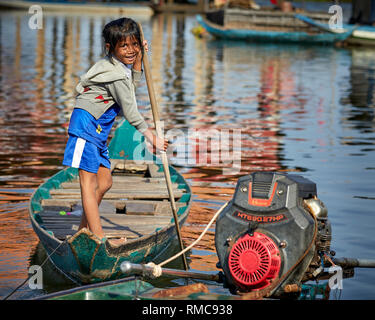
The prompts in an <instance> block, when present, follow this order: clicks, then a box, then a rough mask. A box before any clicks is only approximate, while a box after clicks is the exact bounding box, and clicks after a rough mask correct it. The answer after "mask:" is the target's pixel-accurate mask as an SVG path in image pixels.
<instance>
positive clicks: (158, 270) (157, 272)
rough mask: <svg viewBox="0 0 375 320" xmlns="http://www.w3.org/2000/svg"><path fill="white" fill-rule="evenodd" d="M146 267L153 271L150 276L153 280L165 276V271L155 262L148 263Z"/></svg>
mask: <svg viewBox="0 0 375 320" xmlns="http://www.w3.org/2000/svg"><path fill="white" fill-rule="evenodd" d="M146 267H149V268H151V269H152V270H150V276H151V278H153V279H155V278H159V277H160V276H161V275H162V274H163V270H162V269H161V267H160V266H159V265H157V264H155V263H153V262H149V263H147V264H146Z"/></svg>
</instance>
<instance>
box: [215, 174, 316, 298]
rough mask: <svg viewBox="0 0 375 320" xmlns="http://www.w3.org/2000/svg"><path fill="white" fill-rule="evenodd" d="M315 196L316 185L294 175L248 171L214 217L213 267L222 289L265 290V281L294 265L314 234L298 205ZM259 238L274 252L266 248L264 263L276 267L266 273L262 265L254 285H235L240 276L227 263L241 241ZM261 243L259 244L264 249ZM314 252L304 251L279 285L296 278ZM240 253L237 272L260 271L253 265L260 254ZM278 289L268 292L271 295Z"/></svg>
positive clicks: (245, 282) (239, 282)
mask: <svg viewBox="0 0 375 320" xmlns="http://www.w3.org/2000/svg"><path fill="white" fill-rule="evenodd" d="M316 195H317V190H316V184H315V183H314V182H312V181H310V180H308V179H306V178H304V177H302V176H300V175H295V174H286V173H277V172H254V173H252V174H250V175H246V176H243V177H241V178H240V179H238V182H237V186H236V191H235V193H234V196H233V199H232V200H231V201H230V202H229V204H228V205H227V207H226V208H225V209H224V210H223V211H222V212H221V214H220V215H219V217H218V219H217V222H216V232H215V246H216V251H217V255H218V258H219V264H218V265H219V266H220V267H221V268H222V269H223V272H224V275H225V282H226V285H227V286H228V287H229V288H230V289H233V290H234V291H236V290H240V291H253V290H259V289H261V288H265V287H267V286H268V285H269V284H270V280H272V279H274V278H276V277H281V276H282V275H283V274H284V273H286V272H287V271H288V270H289V269H290V268H291V267H292V266H293V265H294V264H295V263H296V262H297V260H298V259H299V258H300V257H301V256H302V255H303V253H304V252H305V251H306V250H307V248H308V246H309V244H310V243H311V241H312V239H313V234H314V219H313V217H312V216H311V215H310V213H309V212H308V211H307V210H306V209H305V208H304V206H303V201H304V199H309V198H313V197H315V196H316ZM259 237H261V238H262V239H263V241H264V243H267V244H269V245H271V246H274V249H272V250H270V249H268V250H269V252H268V253H267V255H268V258H269V259H271V260H272V259H274V260H275V261H274V263H275V264H276V267H275V268H272V272H271V273H270V271H271V262H266V263H265V267H266V271H265V273H264V274H262V275H259V279H258V280H259V281H257V280H256V279H255V278H254V279H253V280H249V279H250V278H248V280H246V279H245V280H241V275H240V273H236V271H235V265H232V264H231V263H232V262H233V256H234V252H235V250H236V249H238V248H239V246H240V244H241V243H242V242H243V241H244V240H246V239H247V240H246V241H249V240H250V239H253V240H256V242H261V241H260V238H259ZM264 243H263V244H262V245H263V246H266V247H267V245H265V244H264ZM313 247H314V246H313ZM314 249H315V248H312V249H311V250H310V252H309V253H308V254H307V255H306V258H305V259H304V261H303V262H301V263H300V264H298V267H296V268H295V269H294V270H293V272H291V273H290V274H289V275H288V277H287V278H286V279H285V280H284V281H283V284H287V283H293V282H297V281H300V280H301V279H302V276H303V274H304V272H305V270H306V268H307V267H308V265H309V263H310V261H311V259H312V257H313V255H314ZM245 251H246V250H243V251H241V252H242V253H240V256H241V257H240V258H238V259H239V260H237V262H236V263H237V267H239V268H240V269H241V270H242V272H245V271H246V270H247V272H248V273H251V272H250V271H251V269H252V268H253V269H254V268H256V266H258V268H260V264H261V262H260V261H258V260H257V258H259V257H260V253H259V252H255V253H254V251H251V250H250V251H248V252H245ZM270 257H271V258H270ZM241 259H242V261H241ZM257 261H258V262H257ZM241 263H242V266H241ZM251 266H252V267H251ZM237 271H238V270H237ZM245 273H246V272H245ZM279 288H280V286H279V287H276V288H275V289H274V294H275V295H276V296H277V295H278V289H279Z"/></svg>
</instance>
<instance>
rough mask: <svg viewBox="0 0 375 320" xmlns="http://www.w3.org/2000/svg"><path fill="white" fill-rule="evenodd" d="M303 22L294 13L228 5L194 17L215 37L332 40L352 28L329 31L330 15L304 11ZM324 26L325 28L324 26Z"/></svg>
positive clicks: (276, 40)
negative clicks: (341, 30)
mask: <svg viewBox="0 0 375 320" xmlns="http://www.w3.org/2000/svg"><path fill="white" fill-rule="evenodd" d="M304 16H305V17H306V18H307V19H309V21H310V22H311V21H312V22H314V23H313V24H314V25H312V24H311V23H306V22H305V21H302V20H301V18H300V17H298V15H296V14H295V13H293V12H290V13H289V12H280V11H271V10H264V11H262V10H260V11H259V10H244V9H237V8H228V9H225V10H220V11H213V12H208V13H206V17H203V16H201V15H198V16H197V21H198V22H199V24H200V25H201V26H202V27H203V28H204V29H206V30H207V32H208V33H210V34H211V35H213V36H214V37H216V38H220V39H226V40H247V41H256V42H275V43H316V44H324V43H328V44H329V43H335V42H339V41H344V40H345V39H347V38H348V37H349V36H350V35H351V33H352V32H353V30H354V27H352V28H349V29H347V30H345V32H335V31H330V30H329V28H328V21H329V18H330V15H328V14H322V13H304ZM324 25H326V26H327V27H326V28H325V27H323V26H324Z"/></svg>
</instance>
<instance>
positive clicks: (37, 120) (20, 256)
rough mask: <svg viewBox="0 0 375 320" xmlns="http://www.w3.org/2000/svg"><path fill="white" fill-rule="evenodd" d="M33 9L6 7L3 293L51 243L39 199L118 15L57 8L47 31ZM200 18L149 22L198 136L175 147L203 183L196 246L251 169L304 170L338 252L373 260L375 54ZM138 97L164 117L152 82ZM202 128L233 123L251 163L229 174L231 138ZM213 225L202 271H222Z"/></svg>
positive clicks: (164, 73)
mask: <svg viewBox="0 0 375 320" xmlns="http://www.w3.org/2000/svg"><path fill="white" fill-rule="evenodd" d="M27 19H28V16H25V15H22V14H20V13H8V12H1V13H0V84H1V89H0V114H1V117H0V124H1V129H2V134H1V135H0V218H1V219H0V296H2V295H5V294H6V293H8V292H9V289H10V288H12V287H13V288H14V287H15V286H16V285H17V284H18V283H19V280H22V279H24V278H25V277H26V274H27V273H26V268H27V267H28V264H29V262H28V257H29V255H30V253H31V252H33V251H34V249H35V246H36V244H37V242H38V241H37V239H36V236H35V235H34V233H33V231H32V230H31V226H30V223H29V222H28V216H27V215H28V213H27V200H28V198H29V197H30V195H31V193H32V192H33V191H34V190H35V188H36V187H37V186H38V185H39V184H40V183H41V182H42V181H43V179H45V178H47V177H49V176H51V175H52V174H53V173H55V172H56V171H57V170H59V169H61V168H62V166H61V159H62V156H63V151H64V147H65V142H66V128H67V124H68V120H69V116H70V113H71V110H72V107H73V103H74V94H75V93H74V87H75V85H76V83H77V81H78V79H79V76H80V75H81V74H82V73H83V72H84V71H85V70H86V69H87V68H88V67H89V66H90V65H92V64H93V63H94V62H95V61H96V60H97V59H98V58H99V57H100V56H101V53H102V46H101V40H100V34H101V30H102V28H103V26H104V24H105V23H106V22H108V21H109V20H111V19H112V17H103V16H86V15H82V16H74V15H73V16H63V15H57V16H54V15H48V16H46V17H45V19H44V27H43V29H41V30H30V29H28V27H27ZM194 25H195V20H194V17H190V16H183V15H158V16H155V17H153V18H152V19H151V20H149V21H148V20H146V21H143V29H144V32H145V36H146V38H147V39H148V40H149V42H150V53H151V56H150V58H151V64H152V76H153V80H154V83H155V89H156V97H157V100H158V102H159V105H160V108H161V118H162V119H163V120H164V121H165V128H166V130H171V129H174V130H179V133H180V136H179V137H178V136H176V143H175V145H176V147H177V146H178V145H181V144H182V143H183V144H184V145H186V148H185V149H184V152H180V153H179V152H177V151H176V150H175V152H174V154H172V155H171V161H172V162H173V163H175V164H176V165H177V166H179V169H180V171H181V172H182V173H183V174H184V176H185V177H186V178H187V179H188V180H189V182H190V183H191V184H192V189H193V193H194V203H193V207H192V210H191V214H190V216H189V219H188V221H187V223H186V225H185V226H184V227H183V228H182V231H183V238H184V241H185V244H186V245H188V244H190V243H191V242H192V241H194V240H195V239H196V238H197V236H198V235H199V234H200V232H201V231H202V230H203V229H204V226H205V225H206V224H207V223H208V221H209V220H210V218H211V216H212V215H213V213H214V212H215V211H216V210H217V208H219V207H220V206H221V205H222V204H223V203H224V202H225V201H227V200H229V199H230V198H231V197H232V194H233V192H234V187H235V184H236V181H237V179H238V177H239V176H241V175H244V174H247V173H249V172H253V171H256V170H274V171H276V170H277V171H296V172H301V171H302V172H303V174H304V175H306V176H307V177H308V178H310V179H311V180H313V181H315V182H316V183H317V185H318V190H319V194H320V195H321V198H322V200H323V201H324V202H325V203H326V205H327V207H328V208H329V209H330V216H331V221H332V224H333V231H334V240H333V247H334V248H335V249H336V251H337V252H338V253H339V254H340V255H346V256H356V257H360V258H373V257H374V256H375V253H374V252H373V250H372V249H371V248H373V247H374V245H375V243H374V241H375V240H373V239H372V237H371V234H372V230H371V226H372V224H371V222H374V215H373V210H372V207H373V206H372V201H373V200H374V198H375V196H374V190H373V188H372V187H371V186H372V181H373V180H374V175H375V170H374V167H375V166H374V164H373V161H374V151H375V150H374V143H375V134H374V122H373V118H374V109H373V92H374V90H373V83H374V81H375V80H374V65H375V60H374V58H373V57H374V55H373V51H372V50H359V49H350V50H348V49H337V48H332V47H309V46H305V47H302V46H275V45H271V44H269V45H260V44H248V43H238V42H224V41H210V40H206V39H203V40H200V39H195V38H194V37H193V36H192V34H191V33H190V30H191V28H192V27H193V26H194ZM137 96H138V102H139V108H140V110H141V112H142V113H143V115H144V116H145V118H146V119H147V121H149V123H150V124H151V123H152V114H151V110H150V106H149V101H148V94H147V87H146V83H145V81H142V82H141V84H140V87H139V89H138V91H137ZM194 130H195V132H196V131H199V132H210V130H213V131H211V132H219V133H220V132H224V131H227V132H229V135H230V137H231V139H229V140H228V144H229V147H230V150H232V149H233V148H234V149H236V148H237V149H238V148H240V150H239V151H240V155H239V156H238V159H233V160H239V161H240V168H239V169H240V170H239V171H238V172H236V173H235V174H232V175H228V174H224V171H223V170H224V169H225V168H227V167H230V166H231V165H232V164H233V163H224V162H223V161H222V158H221V156H222V149H223V148H222V147H223V144H222V143H223V140H221V139H220V138H218V137H214V139H211V141H209V142H210V143H207V141H202V139H200V138H197V137H194V136H192V135H191V134H190V133H191V132H194ZM235 130H240V133H241V138H240V140H236V139H233V137H234V133H235ZM181 134H182V137H181ZM203 144H205V145H203ZM202 145H203V146H202ZM202 150H203V154H202ZM202 158H203V159H207V161H206V162H203V163H202V161H201V159H202ZM214 159H219V161H216V162H215V161H214ZM353 161H355V166H354V165H353ZM353 212H359V213H358V214H357V215H358V216H359V217H360V218H361V219H356V220H353V219H352V215H353ZM214 231H215V229H214V226H213V227H212V229H211V230H209V232H208V234H207V235H206V236H205V237H204V238H203V240H202V242H201V243H200V244H199V246H197V247H196V248H195V249H194V250H192V252H191V255H190V257H189V259H190V267H191V268H192V269H196V270H204V271H215V270H217V269H216V262H217V258H216V254H215V246H214ZM364 243H366V246H364V245H363V244H364ZM30 263H32V262H30ZM366 282H367V283H372V284H373V285H375V279H374V275H373V274H372V273H371V272H370V271H369V272H368V271H360V272H359V276H358V277H357V278H355V279H353V280H350V281H348V282H345V285H344V286H347V287H345V290H344V294H343V298H355V297H359V298H361V297H362V298H373V294H372V291H373V290H372V288H373V286H372V288H368V287H366V286H365V284H364V283H366ZM49 290H53V289H51V288H49ZM371 290H372V291H371ZM22 292H23V294H24V295H26V296H27V295H29V294H30V292H29V290H28V289H27V288H24V291H22ZM20 296H22V294H21V295H20Z"/></svg>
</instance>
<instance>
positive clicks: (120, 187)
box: [50, 181, 179, 194]
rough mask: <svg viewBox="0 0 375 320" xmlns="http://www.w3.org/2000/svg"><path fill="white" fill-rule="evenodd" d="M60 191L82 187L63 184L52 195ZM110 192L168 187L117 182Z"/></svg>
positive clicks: (164, 185) (159, 184) (76, 189)
mask: <svg viewBox="0 0 375 320" xmlns="http://www.w3.org/2000/svg"><path fill="white" fill-rule="evenodd" d="M172 186H173V189H175V190H178V186H179V185H178V183H174V184H172ZM60 190H71V191H73V190H74V191H76V192H77V191H78V192H80V190H81V189H80V185H79V183H63V184H62V186H61V188H59V189H51V190H50V194H56V193H59V192H61V191H60ZM110 190H115V191H121V190H124V191H127V190H130V191H132V190H133V191H137V190H167V185H166V184H163V183H153V184H152V183H144V182H137V183H129V182H128V181H126V182H115V183H113V184H112V187H111V189H110Z"/></svg>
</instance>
